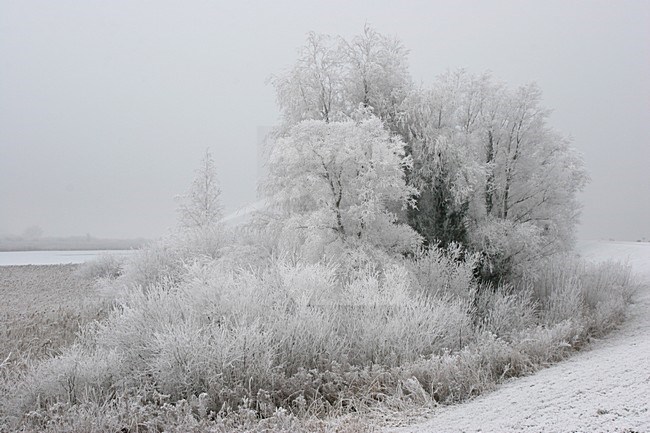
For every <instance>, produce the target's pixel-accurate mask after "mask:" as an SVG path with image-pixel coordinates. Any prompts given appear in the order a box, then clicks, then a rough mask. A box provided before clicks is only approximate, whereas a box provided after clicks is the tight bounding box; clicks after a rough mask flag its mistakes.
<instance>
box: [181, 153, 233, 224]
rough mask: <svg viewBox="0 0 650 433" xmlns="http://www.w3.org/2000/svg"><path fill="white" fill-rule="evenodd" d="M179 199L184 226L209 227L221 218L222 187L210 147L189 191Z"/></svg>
mask: <svg viewBox="0 0 650 433" xmlns="http://www.w3.org/2000/svg"><path fill="white" fill-rule="evenodd" d="M179 200H180V206H179V208H178V212H179V222H180V225H181V227H182V228H185V229H202V228H209V227H211V226H214V225H215V224H217V223H218V222H219V220H220V219H221V217H222V210H223V208H222V206H221V189H220V188H219V181H218V179H217V170H216V167H215V163H214V158H213V157H212V153H211V152H210V149H206V151H205V155H204V156H203V159H202V160H201V165H200V167H199V168H198V169H197V170H196V172H195V177H194V180H193V181H192V186H191V187H190V189H189V191H188V192H187V194H185V195H183V196H180V197H179Z"/></svg>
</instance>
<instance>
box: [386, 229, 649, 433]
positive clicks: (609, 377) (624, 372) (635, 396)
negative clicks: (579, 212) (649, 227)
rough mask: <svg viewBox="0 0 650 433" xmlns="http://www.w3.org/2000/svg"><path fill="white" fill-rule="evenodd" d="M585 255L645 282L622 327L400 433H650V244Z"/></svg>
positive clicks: (607, 246) (611, 245) (588, 247)
mask: <svg viewBox="0 0 650 433" xmlns="http://www.w3.org/2000/svg"><path fill="white" fill-rule="evenodd" d="M580 250H581V252H582V255H583V257H584V258H586V259H588V260H594V261H602V260H621V261H627V262H628V263H629V264H630V265H631V266H632V269H633V270H634V272H635V273H636V274H637V275H639V277H640V278H642V279H643V281H644V283H646V284H644V287H642V289H641V290H640V292H639V294H638V297H637V299H636V302H635V304H633V305H632V306H631V308H630V315H629V318H628V320H627V321H626V322H625V323H624V324H623V326H622V327H621V328H620V329H619V330H617V331H615V332H614V333H612V334H610V335H609V336H608V337H607V338H605V339H603V340H601V341H597V342H595V343H594V344H593V345H592V347H591V349H590V350H587V351H585V352H583V353H579V354H577V355H575V356H573V357H572V358H570V359H569V360H567V361H564V362H561V363H559V364H557V365H555V366H553V367H551V368H547V369H545V370H542V371H540V372H538V373H536V374H535V375H533V376H528V377H524V378H519V379H513V380H511V381H509V382H507V383H505V384H504V385H502V386H500V387H499V388H498V389H497V390H496V391H495V392H492V393H490V394H486V395H483V396H481V397H478V398H476V399H474V400H472V401H470V402H468V403H465V404H461V405H456V406H448V407H442V408H440V409H438V410H436V411H435V413H434V414H433V416H432V417H431V419H430V420H429V421H426V422H424V423H422V424H418V425H412V426H410V427H405V428H399V429H387V430H386V431H390V432H395V433H397V432H400V433H416V432H418V433H434V432H435V433H438V432H467V433H469V432H483V433H485V432H554V433H555V432H621V433H623V432H626V433H632V432H648V431H650V244H649V243H634V242H596V241H593V242H588V243H583V244H581V245H580Z"/></svg>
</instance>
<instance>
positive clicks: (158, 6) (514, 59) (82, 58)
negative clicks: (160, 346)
mask: <svg viewBox="0 0 650 433" xmlns="http://www.w3.org/2000/svg"><path fill="white" fill-rule="evenodd" d="M365 23H368V24H371V25H372V26H373V27H375V28H376V29H377V30H378V31H379V32H381V33H385V34H391V35H395V36H397V37H399V38H400V39H401V40H402V41H403V43H404V45H405V46H406V47H407V48H409V49H410V50H411V54H410V61H411V73H412V75H413V78H414V80H415V81H416V82H423V83H425V84H426V83H428V82H430V81H431V80H432V78H433V77H434V76H435V75H437V74H440V73H442V72H444V71H445V70H446V69H455V68H460V67H464V68H467V69H468V70H469V71H471V72H475V73H479V72H482V71H485V70H491V71H492V72H493V75H494V76H495V77H496V78H497V79H501V80H505V81H507V82H508V83H509V84H510V85H520V84H524V83H527V82H530V81H536V82H537V83H538V84H539V86H540V87H541V89H542V90H543V92H544V104H545V105H546V106H547V107H550V108H552V109H553V110H554V112H553V114H552V116H551V119H550V123H551V124H552V125H553V126H554V127H555V128H557V129H558V130H560V131H562V132H563V133H564V134H566V135H569V136H571V137H572V138H573V142H574V145H575V146H576V147H577V148H578V149H579V150H580V151H581V152H582V153H583V154H584V158H585V161H586V165H587V168H588V170H589V172H590V174H591V178H592V181H591V183H590V184H589V185H588V187H587V188H586V190H585V192H584V193H583V194H582V195H581V199H582V201H583V203H584V210H583V216H582V221H583V222H582V225H581V227H580V233H579V235H580V237H582V238H615V239H622V240H636V239H639V238H641V237H645V238H647V239H650V170H649V165H650V128H649V127H648V125H649V124H650V82H649V80H648V78H647V77H649V76H650V56H649V54H650V26H649V23H650V3H648V2H646V1H637V2H629V1H617V2H612V1H602V2H597V1H590V2H584V1H571V2H566V1H544V2H541V1H540V2H520V1H500V2H489V3H488V2H478V1H476V2H459V1H445V2H428V1H421V2H420V1H404V2H394V1H386V2H369V1H368V2H355V3H354V4H349V3H348V2H344V1H328V2H305V1H295V2H279V1H276V2H261V1H260V2H229V3H226V2H204V1H191V2H169V1H111V2H87V1H63V0H59V1H56V2H51V1H4V0H0V235H6V234H10V233H16V234H19V233H21V232H22V231H24V230H25V229H26V228H27V227H29V226H33V225H37V226H40V227H41V228H42V229H43V231H44V234H45V235H50V236H66V235H83V234H87V233H89V234H92V235H94V236H99V237H121V238H124V237H140V236H142V237H150V238H153V237H157V236H160V235H163V234H165V233H166V232H167V231H168V230H170V229H171V228H172V227H173V226H174V224H175V220H176V213H175V209H176V206H177V203H176V202H175V200H174V197H175V196H177V195H178V194H182V193H183V192H184V191H185V190H186V189H187V188H188V187H189V185H190V183H191V180H192V177H193V171H194V169H195V168H196V167H197V166H198V164H199V162H200V159H201V157H202V155H203V154H204V152H205V149H206V148H208V147H209V148H210V149H212V152H213V154H214V156H215V159H216V163H217V168H218V171H219V176H220V180H221V188H222V191H223V193H222V197H223V202H224V205H225V207H226V210H227V212H230V211H234V210H236V209H237V208H239V207H242V206H245V205H246V204H248V203H251V202H253V201H255V200H256V197H257V190H256V185H257V181H258V178H259V160H258V159H259V158H258V153H259V152H258V150H259V142H260V137H261V136H262V135H263V134H264V132H265V131H267V130H268V128H269V127H270V126H272V125H273V124H275V123H277V121H278V117H279V111H278V109H277V107H276V104H275V95H274V90H273V88H272V87H271V86H270V85H268V84H266V80H267V78H268V77H269V76H270V75H271V74H272V73H279V72H281V71H282V70H283V69H284V68H287V67H289V66H290V65H291V64H292V63H293V61H294V60H295V57H296V50H297V48H298V47H299V46H300V45H301V44H302V43H303V42H304V39H305V34H306V33H307V32H308V31H311V30H313V31H316V32H319V33H329V34H339V35H342V36H347V37H349V36H352V35H354V34H357V33H359V32H361V31H362V29H363V26H364V24H365Z"/></svg>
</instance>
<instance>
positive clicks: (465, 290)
mask: <svg viewBox="0 0 650 433" xmlns="http://www.w3.org/2000/svg"><path fill="white" fill-rule="evenodd" d="M477 261H478V255H476V254H467V253H466V252H465V251H464V250H463V249H462V248H461V247H460V246H459V245H457V244H451V245H450V246H449V248H447V249H442V248H438V247H429V248H428V249H426V250H421V251H420V252H418V253H417V254H416V255H415V256H414V257H413V258H412V259H409V260H406V261H405V264H406V266H407V268H408V269H409V273H410V275H411V276H412V277H413V278H414V280H415V284H416V285H417V287H418V288H419V290H421V291H422V292H423V293H425V294H427V295H428V296H439V297H440V296H443V297H444V296H455V297H458V298H460V299H466V300H468V299H471V297H472V296H473V293H474V290H475V286H476V282H475V281H474V268H475V267H476V265H477Z"/></svg>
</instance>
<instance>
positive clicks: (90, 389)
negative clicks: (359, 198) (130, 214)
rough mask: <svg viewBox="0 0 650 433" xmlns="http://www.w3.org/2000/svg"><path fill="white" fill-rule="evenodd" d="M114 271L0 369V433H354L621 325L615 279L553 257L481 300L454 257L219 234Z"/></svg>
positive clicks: (531, 366)
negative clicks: (320, 250)
mask: <svg viewBox="0 0 650 433" xmlns="http://www.w3.org/2000/svg"><path fill="white" fill-rule="evenodd" d="M198 239H200V240H201V242H198ZM130 260H131V261H130V262H127V263H125V265H124V266H123V267H122V268H121V269H122V271H121V272H120V273H108V275H106V273H105V272H99V273H92V275H95V274H97V275H95V276H97V277H99V278H97V279H96V287H98V288H99V289H101V290H100V291H101V292H102V293H103V294H104V296H103V297H102V298H98V299H103V300H102V301H101V302H106V301H105V299H106V296H112V297H113V298H114V299H115V300H116V304H115V306H114V308H113V309H112V310H111V311H110V313H109V314H108V316H107V317H106V318H105V319H103V320H100V321H97V322H91V323H86V324H85V325H84V326H82V332H81V334H80V335H79V337H78V338H77V339H76V340H74V342H73V343H72V344H68V343H70V342H71V341H72V339H68V340H66V341H65V344H63V343H62V344H59V348H60V352H61V353H60V354H58V355H56V356H50V357H47V356H36V357H34V359H32V360H30V362H29V363H28V364H29V365H27V366H26V367H25V368H24V369H23V370H22V371H21V373H20V374H12V375H10V374H8V372H7V371H6V370H8V369H6V368H5V367H0V368H3V370H2V371H0V374H2V375H3V380H4V382H3V387H4V389H3V391H5V392H4V396H3V397H2V403H1V405H0V410H1V411H2V412H1V413H0V417H1V418H0V421H1V422H3V423H4V429H7V430H12V429H18V428H22V429H24V430H26V431H70V432H72V431H119V430H121V429H126V431H144V430H145V428H146V429H147V431H335V430H336V431H350V432H352V431H364V429H367V428H369V427H368V426H365V425H364V424H363V423H360V422H359V421H358V420H359V419H363V418H364V417H366V416H370V414H372V413H377V412H378V411H379V412H381V411H384V410H386V409H389V410H403V409H405V408H408V407H412V406H414V405H419V406H422V405H430V406H434V405H436V404H439V403H451V402H459V401H463V400H465V399H467V398H469V397H471V396H474V395H477V394H480V393H482V392H484V391H486V390H489V389H491V388H492V387H494V385H495V384H496V383H498V382H500V381H502V380H503V379H505V378H508V377H513V376H519V375H524V374H528V373H531V372H534V371H535V370H537V369H539V368H541V367H543V366H545V365H548V364H549V363H552V362H555V361H557V360H560V359H562V358H564V357H565V356H567V355H568V354H570V353H571V352H572V351H574V350H575V349H576V348H579V347H581V346H582V345H584V344H585V342H587V341H588V339H589V338H590V337H591V336H593V335H600V334H602V333H603V332H606V331H607V330H609V329H611V328H612V327H614V326H616V324H617V323H619V322H620V320H622V318H623V317H624V312H625V306H626V304H627V303H628V302H629V300H630V296H631V287H632V285H631V283H630V280H629V270H628V269H627V268H625V267H624V266H621V265H616V264H608V265H606V266H604V267H594V266H590V265H585V264H584V263H581V262H579V261H577V260H575V259H570V258H567V257H562V258H557V259H554V260H549V261H547V262H545V263H541V264H540V265H539V267H538V269H536V272H535V273H534V275H535V278H529V279H527V280H525V281H522V282H521V283H520V284H518V285H515V286H502V287H498V288H493V287H486V286H482V285H480V284H478V283H477V282H476V281H475V280H474V278H473V273H472V267H473V266H474V262H473V259H472V258H471V257H469V258H467V259H466V260H465V261H464V260H461V255H460V254H458V253H453V252H452V253H445V252H442V251H440V250H431V251H429V252H427V253H424V254H421V255H417V256H416V257H414V258H408V259H404V258H389V257H387V256H385V255H381V254H376V255H373V254H372V253H369V254H343V253H341V254H336V255H332V256H329V258H328V257H324V258H323V259H322V260H320V261H316V262H311V263H307V262H305V261H301V260H299V259H297V258H296V257H295V256H291V255H286V254H285V255H282V254H276V253H274V252H272V251H271V252H269V251H268V250H267V249H265V248H262V247H255V246H254V245H253V244H251V243H247V241H239V242H233V241H232V239H231V238H226V237H225V235H223V234H222V233H221V234H219V233H212V234H211V237H208V236H202V237H199V238H196V237H193V236H189V235H188V236H185V237H177V238H174V239H167V240H163V241H161V242H159V243H158V244H154V245H152V246H150V247H149V248H148V249H146V250H143V251H142V252H141V253H140V254H138V255H136V256H135V257H133V258H132V259H130ZM246 264H249V266H246ZM98 268H102V267H101V266H100V267H98ZM90 274H91V273H89V274H88V275H90ZM78 299H82V298H81V297H79V298H78ZM78 302H79V301H78ZM98 302H99V301H98ZM98 305H99V304H98ZM97 311H98V310H97ZM82 322H87V321H86V319H84V320H83V321H82ZM351 415H355V416H356V417H352V418H350V416H351ZM332 417H335V418H332ZM324 420H326V421H324Z"/></svg>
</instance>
